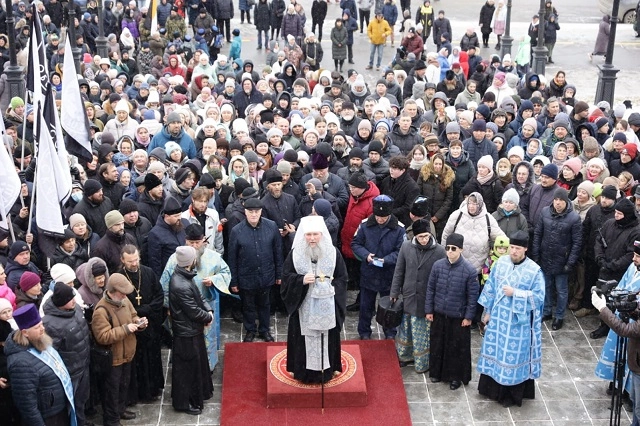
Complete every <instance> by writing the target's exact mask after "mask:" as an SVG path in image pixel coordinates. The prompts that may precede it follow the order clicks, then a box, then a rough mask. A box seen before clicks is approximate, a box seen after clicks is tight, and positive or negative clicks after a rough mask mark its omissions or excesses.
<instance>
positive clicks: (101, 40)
mask: <svg viewBox="0 0 640 426" xmlns="http://www.w3.org/2000/svg"><path fill="white" fill-rule="evenodd" d="M102 8H103V6H102V0H98V37H96V50H97V51H98V56H100V57H101V58H106V57H107V56H108V55H109V51H108V49H107V38H106V37H105V36H104V10H103V9H102Z"/></svg>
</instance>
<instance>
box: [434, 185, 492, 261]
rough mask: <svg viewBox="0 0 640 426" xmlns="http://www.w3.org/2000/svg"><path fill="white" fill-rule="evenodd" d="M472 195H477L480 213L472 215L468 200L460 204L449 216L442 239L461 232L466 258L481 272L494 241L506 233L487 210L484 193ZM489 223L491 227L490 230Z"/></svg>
mask: <svg viewBox="0 0 640 426" xmlns="http://www.w3.org/2000/svg"><path fill="white" fill-rule="evenodd" d="M471 196H475V198H476V201H477V202H478V213H477V214H476V215H474V216H471V215H470V214H469V210H468V207H467V200H465V201H463V202H462V204H460V208H459V209H458V210H456V211H455V212H453V213H451V216H449V220H447V225H446V226H445V227H444V231H443V232H442V239H441V241H447V237H448V236H449V235H451V234H453V233H454V232H455V233H458V234H461V235H462V236H463V237H464V253H465V259H466V260H467V261H469V263H471V265H473V267H474V268H475V269H476V271H477V272H478V273H480V272H481V270H482V264H483V263H484V261H485V260H486V259H487V257H488V256H489V253H490V252H491V249H492V248H493V241H495V239H496V238H497V237H499V236H505V235H504V232H502V229H500V227H499V226H498V222H496V220H495V219H494V217H493V216H491V215H490V214H489V213H488V212H487V209H486V207H485V205H484V201H483V198H482V195H481V194H480V193H478V192H473V193H472V194H471V195H470V197H471ZM456 222H457V224H456ZM487 223H488V224H489V227H490V228H491V229H490V230H489V227H488V226H487Z"/></svg>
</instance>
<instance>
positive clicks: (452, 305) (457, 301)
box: [424, 256, 480, 320]
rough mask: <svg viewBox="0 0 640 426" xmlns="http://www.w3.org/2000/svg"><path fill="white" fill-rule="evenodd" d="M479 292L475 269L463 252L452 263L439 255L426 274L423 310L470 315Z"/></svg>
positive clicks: (458, 316) (471, 317)
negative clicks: (425, 294) (439, 257)
mask: <svg viewBox="0 0 640 426" xmlns="http://www.w3.org/2000/svg"><path fill="white" fill-rule="evenodd" d="M479 292H480V285H479V284H478V272H477V271H476V268H474V267H473V266H472V265H471V264H470V263H469V262H467V261H466V260H465V258H464V257H463V256H460V258H459V259H458V260H457V261H456V262H455V263H453V264H452V263H450V262H449V259H440V260H438V261H437V262H436V263H434V264H433V268H431V274H429V282H428V283H427V296H426V298H425V302H424V312H425V314H433V313H438V314H443V315H446V316H447V317H450V318H461V319H462V318H464V319H468V320H470V319H473V317H474V315H475V313H476V301H477V300H478V294H479Z"/></svg>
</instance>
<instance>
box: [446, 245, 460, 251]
mask: <svg viewBox="0 0 640 426" xmlns="http://www.w3.org/2000/svg"><path fill="white" fill-rule="evenodd" d="M444 249H445V250H446V251H458V247H456V246H446V247H445V248H444Z"/></svg>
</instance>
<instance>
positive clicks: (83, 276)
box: [76, 257, 109, 306]
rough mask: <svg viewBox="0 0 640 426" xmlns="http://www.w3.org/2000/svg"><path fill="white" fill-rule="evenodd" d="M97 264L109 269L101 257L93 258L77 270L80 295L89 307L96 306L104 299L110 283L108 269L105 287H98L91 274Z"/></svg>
mask: <svg viewBox="0 0 640 426" xmlns="http://www.w3.org/2000/svg"><path fill="white" fill-rule="evenodd" d="M95 264H102V266H104V267H105V268H107V264H106V263H105V261H104V260H102V259H100V258H99V257H92V258H91V259H89V261H88V262H87V263H84V264H82V265H80V266H79V267H78V269H76V277H78V281H80V288H79V289H78V294H80V296H82V300H83V301H84V303H85V304H86V305H87V306H95V304H96V303H98V302H99V301H100V299H102V295H103V293H104V289H105V288H106V283H107V282H109V269H108V268H107V271H106V272H105V274H104V275H105V280H104V282H105V286H104V287H98V284H97V283H96V280H95V278H94V276H93V274H92V272H91V268H92V267H93V265H95Z"/></svg>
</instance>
